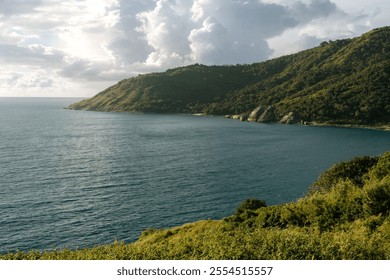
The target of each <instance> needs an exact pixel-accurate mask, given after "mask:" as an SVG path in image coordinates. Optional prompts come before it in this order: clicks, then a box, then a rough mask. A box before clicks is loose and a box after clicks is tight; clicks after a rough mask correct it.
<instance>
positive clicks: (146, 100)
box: [68, 27, 390, 126]
mask: <svg viewBox="0 0 390 280" xmlns="http://www.w3.org/2000/svg"><path fill="white" fill-rule="evenodd" d="M68 109H76V110H94V111H118V112H132V111H133V112H134V111H138V112H157V113H191V114H195V113H197V114H199V113H200V114H211V115H228V116H229V117H233V118H241V120H250V121H259V122H283V123H313V122H318V123H325V124H340V125H369V126H381V125H382V126H388V125H389V124H390V27H383V28H378V29H374V30H372V31H370V32H368V33H366V34H364V35H362V36H360V37H357V38H353V39H344V40H336V41H329V42H323V43H321V45H320V46H318V47H316V48H312V49H309V50H305V51H301V52H299V53H296V54H292V55H287V56H283V57H280V58H276V59H272V60H268V61H265V62H261V63H254V64H246V65H224V66H205V65H199V64H195V65H190V66H186V67H179V68H175V69H170V70H167V71H166V72H163V73H151V74H145V75H139V76H137V77H132V78H130V79H126V80H122V81H120V82H119V83H117V84H115V85H113V86H112V87H109V88H108V89H106V90H104V91H102V92H100V93H99V94H97V95H96V96H94V97H92V98H90V99H86V100H83V101H81V102H78V103H75V104H72V105H70V106H69V107H68Z"/></svg>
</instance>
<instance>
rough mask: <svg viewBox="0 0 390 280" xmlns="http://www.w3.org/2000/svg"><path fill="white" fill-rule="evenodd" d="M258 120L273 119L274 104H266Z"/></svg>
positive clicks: (263, 121)
mask: <svg viewBox="0 0 390 280" xmlns="http://www.w3.org/2000/svg"><path fill="white" fill-rule="evenodd" d="M257 121H258V122H262V123H269V122H274V121H275V107H274V106H272V105H271V106H268V108H267V109H266V110H265V111H264V112H263V113H262V114H261V116H260V117H259V119H258V120H257Z"/></svg>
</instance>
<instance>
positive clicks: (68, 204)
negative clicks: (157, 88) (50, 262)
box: [0, 98, 390, 253]
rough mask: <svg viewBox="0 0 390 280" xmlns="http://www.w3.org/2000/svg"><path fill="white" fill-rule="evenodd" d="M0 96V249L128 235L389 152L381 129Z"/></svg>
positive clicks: (278, 192)
mask: <svg viewBox="0 0 390 280" xmlns="http://www.w3.org/2000/svg"><path fill="white" fill-rule="evenodd" d="M75 101H77V100H76V99H57V98H52V99H47V98H0V253H6V252H10V251H15V250H20V251H26V250H31V249H36V250H52V249H56V248H64V247H69V248H77V247H78V248H83V247H90V246H93V245H96V244H105V243H112V242H113V241H114V240H123V241H125V242H131V241H134V240H136V239H137V238H138V237H139V235H140V233H141V231H142V230H143V229H147V228H164V227H171V226H175V225H180V224H183V223H187V222H193V221H197V220H201V219H209V218H211V219H220V218H223V217H226V216H229V215H231V214H232V213H233V212H234V209H235V208H236V207H237V206H238V205H239V204H240V203H241V202H242V201H243V200H245V199H246V198H258V199H263V200H265V201H266V202H267V204H268V205H272V204H278V203H284V202H289V201H293V200H295V199H297V198H299V197H301V196H303V195H304V194H305V192H306V190H307V187H308V186H309V185H310V184H311V183H312V182H313V181H314V180H316V178H317V177H318V176H319V175H320V173H321V172H323V171H324V170H326V169H327V168H329V167H330V166H331V165H332V164H334V163H336V162H339V161H342V160H349V159H351V158H353V157H355V156H362V155H379V154H381V153H383V152H385V151H388V150H390V132H385V131H376V130H368V129H350V128H331V127H309V126H295V125H291V126H288V125H277V124H275V125H266V124H258V123H246V122H239V121H235V120H230V119H224V118H222V117H196V116H190V115H160V114H132V113H102V112H86V111H71V110H65V109H63V108H64V107H65V106H67V105H69V104H71V103H73V102H75Z"/></svg>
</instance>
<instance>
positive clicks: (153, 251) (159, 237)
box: [0, 152, 390, 259]
mask: <svg viewBox="0 0 390 280" xmlns="http://www.w3.org/2000/svg"><path fill="white" fill-rule="evenodd" d="M313 186H316V188H312V189H311V191H310V192H309V193H308V194H307V195H306V196H305V197H303V198H301V199H299V200H297V201H295V202H291V203H287V204H283V205H273V206H266V203H265V202H264V201H262V200H256V199H249V200H247V201H244V202H243V203H242V204H241V205H240V206H239V207H238V208H237V210H236V212H235V213H234V214H233V215H232V216H231V217H228V218H225V219H223V220H220V221H214V220H207V221H199V222H195V223H191V224H186V225H183V226H179V227H175V228H171V229H160V230H158V229H150V230H147V231H144V232H143V233H142V235H141V237H140V239H139V240H138V241H137V242H135V243H130V244H124V243H123V242H116V243H115V244H112V245H104V246H103V245H102V246H98V247H95V248H90V249H80V250H68V249H65V250H57V251H51V252H38V251H31V252H28V253H22V252H16V253H10V254H7V255H4V256H0V258H4V259H390V152H387V153H385V154H384V155H382V156H381V157H377V158H369V157H364V158H357V159H354V160H352V161H350V162H343V163H340V164H337V165H335V166H334V167H332V168H331V169H329V170H328V171H327V172H325V173H324V175H322V176H321V177H320V178H319V180H318V181H317V182H316V183H314V184H313Z"/></svg>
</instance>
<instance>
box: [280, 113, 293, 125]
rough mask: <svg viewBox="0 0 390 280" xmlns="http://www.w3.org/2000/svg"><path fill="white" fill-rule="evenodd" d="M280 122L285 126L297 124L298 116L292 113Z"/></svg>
mask: <svg viewBox="0 0 390 280" xmlns="http://www.w3.org/2000/svg"><path fill="white" fill-rule="evenodd" d="M279 122H280V123H284V124H293V123H296V115H295V114H294V112H290V113H288V114H287V115H285V116H284V117H283V118H282V119H281V120H280V121H279Z"/></svg>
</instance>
